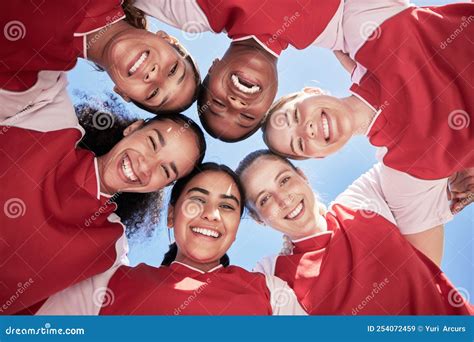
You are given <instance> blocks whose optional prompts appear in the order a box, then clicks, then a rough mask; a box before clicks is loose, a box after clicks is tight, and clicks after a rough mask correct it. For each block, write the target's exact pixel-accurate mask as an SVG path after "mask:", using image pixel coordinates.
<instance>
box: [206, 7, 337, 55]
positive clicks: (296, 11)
mask: <svg viewBox="0 0 474 342" xmlns="http://www.w3.org/2000/svg"><path fill="white" fill-rule="evenodd" d="M197 2H198V4H199V6H200V7H201V9H202V10H203V12H204V13H205V14H206V17H207V19H208V21H209V24H210V25H211V27H212V30H213V31H214V32H223V31H225V32H227V35H228V36H229V37H230V38H232V39H233V40H234V41H235V40H243V39H247V38H254V39H256V40H257V41H258V42H259V43H260V44H261V45H263V46H264V47H266V48H267V50H270V51H271V52H273V54H274V55H279V54H280V53H281V51H282V50H285V49H286V48H287V47H288V45H292V46H293V47H295V48H297V49H304V48H306V47H308V46H309V45H311V43H313V42H314V41H315V40H316V38H317V37H318V36H319V35H320V34H321V33H322V32H323V31H324V29H325V28H326V26H327V24H328V23H329V21H330V20H331V19H332V17H333V16H334V14H335V13H336V11H337V9H338V8H339V6H340V3H341V1H340V0H326V1H320V0H303V1H287V0H277V1H275V0H272V1H251V0H246V1H236V0H233V1H220V0H219V1H216V0H197Z"/></svg>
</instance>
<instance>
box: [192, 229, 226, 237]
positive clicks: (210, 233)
mask: <svg viewBox="0 0 474 342" xmlns="http://www.w3.org/2000/svg"><path fill="white" fill-rule="evenodd" d="M191 230H192V231H193V232H195V233H198V234H202V235H206V236H210V237H213V238H216V239H217V238H218V237H219V236H221V234H220V233H218V232H216V231H215V230H212V229H207V228H200V227H193V228H191Z"/></svg>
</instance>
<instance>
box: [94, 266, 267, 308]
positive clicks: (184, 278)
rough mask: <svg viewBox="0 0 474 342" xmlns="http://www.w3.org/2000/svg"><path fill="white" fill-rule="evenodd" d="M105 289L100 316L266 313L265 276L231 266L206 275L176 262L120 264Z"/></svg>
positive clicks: (216, 269)
mask: <svg viewBox="0 0 474 342" xmlns="http://www.w3.org/2000/svg"><path fill="white" fill-rule="evenodd" d="M107 292H108V294H106V299H105V300H104V304H103V306H102V309H101V310H100V314H101V315H271V314H272V306H271V304H270V291H269V290H268V288H267V285H266V282H265V276H263V275H262V274H260V273H252V272H248V271H246V270H244V269H243V268H240V267H237V266H228V267H223V266H222V265H220V266H218V267H216V268H214V269H213V270H211V271H209V272H207V273H206V272H202V271H200V270H197V269H194V268H192V267H189V266H187V265H185V264H182V263H179V262H173V263H172V264H171V265H170V266H169V267H163V266H162V267H159V268H157V267H152V266H148V265H146V264H140V265H138V266H136V267H127V266H122V267H120V268H119V269H118V270H117V272H116V273H115V274H114V275H113V276H112V278H111V279H110V281H109V284H108V289H107ZM107 298H108V300H107Z"/></svg>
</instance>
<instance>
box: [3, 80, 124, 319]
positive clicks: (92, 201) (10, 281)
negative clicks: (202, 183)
mask: <svg viewBox="0 0 474 342" xmlns="http://www.w3.org/2000/svg"><path fill="white" fill-rule="evenodd" d="M61 76H62V77H63V76H64V75H61ZM64 103H69V105H68V106H67V108H69V111H66V110H65V109H64V108H65V107H64V106H63V105H64ZM82 135H83V130H82V128H81V127H80V126H79V124H78V120H77V117H76V115H75V113H74V109H73V106H72V104H71V103H70V100H69V98H68V95H67V93H66V89H65V88H63V89H62V91H61V92H60V93H59V94H58V95H57V96H56V97H55V99H54V101H53V102H51V103H50V104H49V105H48V106H46V107H41V108H39V109H38V110H36V109H35V108H34V107H32V108H29V109H27V110H25V111H23V112H22V113H20V114H17V115H16V116H14V117H11V118H10V119H8V120H5V121H3V122H2V125H1V126H0V158H1V160H2V163H0V188H1V191H0V206H1V208H2V210H3V211H2V215H0V227H1V229H0V274H1V277H0V303H2V306H0V314H13V313H17V312H19V311H21V310H25V309H27V308H29V307H31V306H33V305H35V304H37V303H38V302H41V301H43V300H45V299H46V298H48V297H49V296H51V295H52V294H54V293H56V292H58V291H60V290H62V289H64V288H67V287H68V286H71V285H72V284H74V283H76V282H79V281H81V280H83V279H86V278H89V277H91V276H93V275H95V274H98V273H102V272H104V271H106V270H107V269H109V268H111V267H112V266H113V265H115V264H121V263H127V257H126V253H127V250H128V247H127V240H126V238H125V234H124V227H123V225H122V224H121V223H120V219H119V218H118V216H117V215H115V214H113V212H114V210H115V209H116V206H115V204H113V203H110V202H109V200H110V196H108V195H104V194H102V193H101V192H100V187H99V184H100V182H99V178H98V171H97V159H96V158H95V156H94V155H93V153H91V152H90V151H87V150H82V149H78V148H76V145H77V143H78V141H79V140H80V139H81V138H82ZM32 310H33V311H34V309H32ZM25 313H28V310H27V311H26V312H25Z"/></svg>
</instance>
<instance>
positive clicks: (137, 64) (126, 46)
mask: <svg viewBox="0 0 474 342" xmlns="http://www.w3.org/2000/svg"><path fill="white" fill-rule="evenodd" d="M176 44H177V42H176V40H175V39H174V38H172V37H170V36H168V35H167V34H166V33H165V32H163V31H159V32H157V33H156V34H153V33H151V32H148V31H147V30H140V29H129V30H126V31H124V32H123V33H121V34H119V35H117V37H116V38H114V39H113V40H112V41H111V42H110V43H109V44H108V45H107V46H106V49H105V52H104V57H105V58H104V63H103V64H104V69H105V70H106V71H107V72H108V74H109V75H110V77H111V78H112V80H113V82H114V83H115V91H116V92H117V93H119V94H120V95H121V96H122V97H123V98H124V99H125V100H126V101H129V100H134V101H137V102H139V103H140V104H142V105H144V106H146V107H149V108H151V109H153V110H156V111H157V110H162V111H166V110H175V109H179V108H183V107H185V106H186V105H187V104H189V103H190V102H191V100H192V98H193V96H194V93H195V91H196V87H197V84H196V80H195V74H194V71H193V67H192V66H191V63H190V62H189V61H188V60H187V59H186V58H185V57H184V56H183V55H182V54H180V52H178V50H177V48H176V47H175V46H174V45H176Z"/></svg>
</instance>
